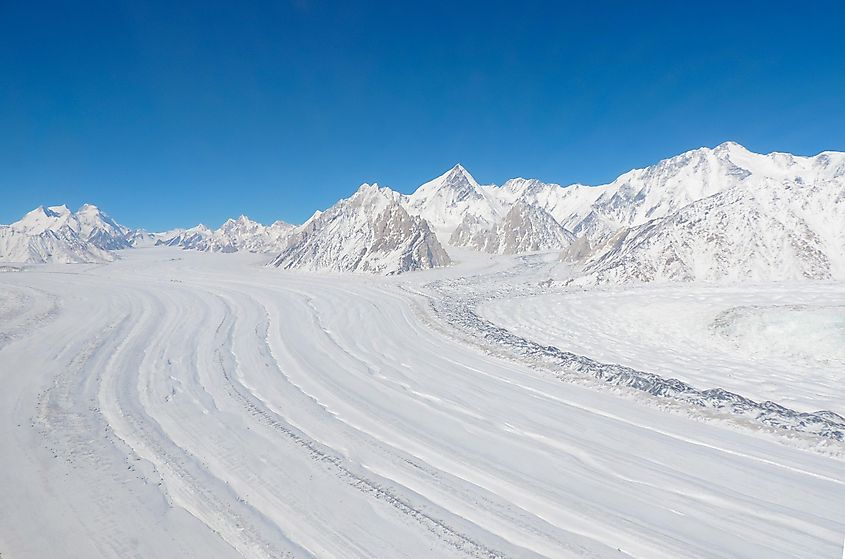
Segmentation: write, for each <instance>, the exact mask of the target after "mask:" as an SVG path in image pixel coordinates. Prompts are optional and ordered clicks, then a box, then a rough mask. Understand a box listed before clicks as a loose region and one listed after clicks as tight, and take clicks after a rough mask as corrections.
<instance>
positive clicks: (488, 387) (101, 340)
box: [0, 248, 845, 559]
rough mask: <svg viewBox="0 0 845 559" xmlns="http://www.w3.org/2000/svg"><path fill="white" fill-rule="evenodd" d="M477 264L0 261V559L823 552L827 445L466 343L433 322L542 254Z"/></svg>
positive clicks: (831, 495) (832, 497)
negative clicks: (394, 274)
mask: <svg viewBox="0 0 845 559" xmlns="http://www.w3.org/2000/svg"><path fill="white" fill-rule="evenodd" d="M177 255H179V256H180V258H174V257H175V256H177ZM505 258H506V257H505ZM488 262H489V261H488V260H486V259H485V260H483V261H481V260H479V264H477V265H474V264H470V265H467V264H465V265H463V266H462V267H450V268H445V269H441V270H431V271H427V272H421V273H419V274H414V275H403V276H400V278H399V281H400V282H401V283H397V280H396V279H393V278H378V277H372V276H363V275H349V276H333V275H321V274H309V273H301V272H297V273H293V272H286V271H282V270H276V269H272V268H266V267H262V266H261V265H260V264H261V259H260V257H256V256H253V255H249V254H242V255H237V254H236V255H217V254H203V253H196V252H185V253H177V252H175V249H172V248H171V249H168V248H153V249H138V250H134V251H128V252H127V253H126V254H125V256H124V257H123V258H122V259H121V260H120V261H118V262H114V263H112V264H110V265H109V266H90V267H78V268H76V269H75V270H74V273H71V274H68V273H57V272H62V268H61V267H59V266H50V265H48V266H43V267H37V268H32V269H29V270H26V271H24V272H21V273H3V274H0V284H2V288H0V316H2V318H3V319H2V320H0V363H2V364H3V367H2V368H0V375H2V382H3V387H4V389H3V390H2V391H0V416H2V420H0V454H2V456H3V457H4V467H3V468H2V469H0V495H2V499H3V506H2V507H0V550H2V553H3V556H4V557H5V556H7V555H8V556H9V557H60V556H67V555H74V556H83V557H92V558H93V557H116V558H121V559H122V558H124V557H127V556H133V555H137V556H141V557H162V558H165V557H180V558H181V557H285V556H292V557H329V556H335V557H350V558H351V557H362V558H373V557H391V558H392V557H426V558H429V557H583V556H591V557H608V558H610V557H614V558H615V557H626V556H628V557H650V558H651V557H655V558H661V557H665V558H669V557H671V558H675V557H700V558H703V557H727V556H730V557H771V558H778V557H835V556H837V555H838V554H839V553H841V548H840V546H841V537H842V533H843V530H845V520H843V519H845V480H843V476H842V461H841V459H840V458H836V457H834V456H833V455H832V454H833V453H834V451H835V450H836V449H839V450H838V452H841V451H842V449H841V448H840V447H839V446H837V445H840V444H841V443H838V442H837V441H835V440H830V439H821V438H820V439H816V438H815V436H813V435H811V434H810V433H808V432H801V431H794V432H793V431H783V433H785V434H789V433H791V435H790V438H789V439H785V438H783V439H782V438H781V437H780V436H779V435H777V434H776V433H775V434H769V435H762V434H761V433H760V432H758V429H760V427H758V426H757V424H755V423H753V422H752V423H748V424H742V422H739V423H736V422H731V421H730V418H731V414H730V413H728V412H726V411H725V410H719V409H714V410H712V413H713V415H712V417H711V419H715V421H700V420H695V419H692V418H690V417H689V416H687V415H685V414H683V413H667V412H666V411H665V410H662V409H660V407H659V406H652V405H643V403H644V402H643V401H641V399H638V398H630V397H627V396H625V397H623V395H621V394H616V393H614V392H611V391H606V390H596V389H595V388H594V387H591V386H586V385H581V384H579V383H571V382H561V380H560V379H559V378H558V377H557V376H556V375H554V374H547V373H546V372H545V369H543V367H538V365H537V363H536V362H535V360H534V359H533V358H532V357H531V356H530V355H528V354H525V355H520V354H518V353H513V354H511V355H510V357H509V358H508V360H501V359H500V358H498V357H496V356H494V355H489V354H487V353H485V352H483V351H479V347H482V346H483V345H484V344H487V343H488V342H489V340H488V339H487V338H486V337H485V334H484V332H483V331H475V330H473V328H463V327H462V326H460V325H459V323H457V322H454V321H453V318H452V317H453V316H455V317H457V316H461V314H460V313H461V312H463V311H462V309H465V308H472V306H471V305H473V304H475V303H474V301H476V300H477V299H478V297H479V295H483V297H484V298H489V297H490V296H491V295H493V294H495V293H498V294H496V295H495V296H496V297H499V298H502V299H503V300H507V299H508V298H509V297H511V296H512V295H514V294H516V293H518V292H520V291H521V290H520V289H517V290H516V292H513V291H512V290H511V289H504V288H502V289H491V288H494V287H495V286H496V285H502V286H508V285H510V286H519V285H524V284H523V283H522V282H521V281H520V278H522V279H524V280H526V281H529V282H530V284H531V285H536V283H535V282H534V279H535V278H536V277H542V276H543V275H545V274H546V272H547V269H546V268H545V267H544V266H546V265H543V266H540V267H539V268H538V267H537V266H536V264H535V263H536V262H540V260H515V261H511V260H507V259H506V260H502V261H497V262H494V263H493V264H489V263H488ZM511 262H512V264H509V265H512V266H514V268H513V269H508V268H507V267H504V268H503V267H502V266H504V265H505V263H511ZM548 265H552V266H553V265H554V262H551V263H550V264H548ZM473 266H475V267H473ZM491 266H492V267H491ZM499 279H505V280H506V282H505V283H504V284H499V283H497V282H498V281H499ZM490 281H492V282H493V283H490ZM416 293H420V295H417V294H416ZM449 299H450V300H451V302H452V304H449V305H448V306H447V307H445V309H446V310H447V311H449V312H447V314H445V315H444V314H442V313H441V311H440V310H438V309H440V308H444V307H443V304H444V303H448V302H449V301H448V300H449ZM449 309H452V310H456V311H459V312H458V314H454V315H453V314H452V313H451V311H450V310H449ZM516 339H517V338H516V337H515V336H514V338H512V341H513V340H516ZM526 347H530V344H529V346H526ZM643 398H651V397H650V396H643ZM813 441H818V442H817V443H814V442H813ZM822 442H824V444H825V445H826V446H825V449H826V450H825V452H824V453H819V452H809V451H807V450H805V449H802V448H801V447H802V446H809V445H812V444H822ZM785 443H786V444H785Z"/></svg>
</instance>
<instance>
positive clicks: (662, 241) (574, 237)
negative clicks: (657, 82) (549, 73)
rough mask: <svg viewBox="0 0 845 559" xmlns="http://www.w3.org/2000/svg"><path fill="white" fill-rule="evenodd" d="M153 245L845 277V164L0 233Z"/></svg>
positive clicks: (25, 251)
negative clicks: (537, 256)
mask: <svg viewBox="0 0 845 559" xmlns="http://www.w3.org/2000/svg"><path fill="white" fill-rule="evenodd" d="M149 245H164V246H175V247H180V248H183V249H189V250H199V251H209V252H237V251H250V252H256V253H266V254H268V261H269V262H270V264H271V265H273V266H277V267H279V268H282V269H302V270H311V271H320V270H325V271H334V272H369V273H378V274H388V275H389V274H398V273H403V272H409V271H413V270H421V269H427V268H433V267H438V266H445V265H448V264H449V263H450V262H451V259H450V257H449V251H450V250H451V247H460V248H466V249H470V250H475V251H479V252H483V253H489V254H524V253H528V252H548V253H553V254H557V255H559V257H560V260H561V261H562V262H565V263H567V264H568V265H570V266H571V276H574V277H577V279H576V281H577V282H580V283H584V284H594V283H605V282H614V283H628V282H641V281H647V282H649V281H701V280H705V281H725V280H726V281H742V280H760V281H766V280H788V279H829V278H843V277H845V154H843V153H841V152H823V153H821V154H819V155H816V156H814V157H801V156H795V155H790V154H786V153H770V154H757V153H753V152H750V151H748V150H747V149H745V148H743V147H742V146H740V145H739V144H736V143H733V142H727V143H724V144H721V145H719V146H717V147H716V148H712V149H711V148H700V149H696V150H692V151H688V152H686V153H683V154H681V155H678V156H676V157H672V158H669V159H666V160H663V161H660V162H659V163H657V164H655V165H652V166H650V167H646V168H644V169H635V170H632V171H629V172H627V173H625V174H623V175H621V176H620V177H619V178H617V179H616V180H614V181H613V182H611V183H608V184H604V185H600V186H586V185H582V184H572V185H568V186H561V185H559V184H554V183H545V182H542V181H539V180H536V179H523V178H516V179H511V180H509V181H507V182H505V183H504V184H502V185H501V186H496V185H482V184H479V183H478V182H477V181H476V180H475V179H474V178H473V176H472V175H471V174H470V173H469V172H468V171H467V170H466V169H465V168H464V167H463V166H461V165H456V166H455V167H453V168H452V169H450V170H449V171H447V172H446V173H444V174H443V175H441V176H439V177H437V178H435V179H433V180H431V181H429V182H427V183H425V184H423V185H421V186H420V187H419V188H418V189H416V191H415V192H414V193H413V194H410V195H404V194H400V193H398V192H395V191H393V190H391V189H389V188H384V187H379V186H377V185H366V184H365V185H363V186H362V187H361V188H360V189H359V190H358V191H357V192H356V193H355V194H353V195H352V196H351V197H350V198H347V199H343V200H340V201H339V202H337V203H336V204H335V205H334V206H332V207H331V208H329V209H327V210H326V211H324V212H316V213H315V214H314V216H312V217H311V218H310V219H309V220H308V221H306V222H305V223H304V224H302V225H299V226H293V225H290V224H287V223H284V222H282V221H277V222H275V223H273V224H271V225H262V224H260V223H257V222H255V221H252V220H250V219H249V218H247V217H246V216H241V217H239V218H238V219H230V220H228V221H227V222H226V223H224V224H223V225H222V226H221V227H219V228H218V229H215V230H212V229H210V228H208V227H206V226H204V225H198V226H196V227H192V228H189V229H177V230H174V231H168V232H164V233H148V232H146V231H142V230H129V229H127V228H125V227H122V226H121V225H119V224H118V223H116V222H115V221H114V220H112V219H111V218H109V217H108V216H106V215H105V214H103V213H102V212H101V211H100V210H98V209H97V208H96V207H94V206H89V205H86V206H83V207H82V208H80V210H79V211H77V212H70V211H69V210H68V209H67V208H66V207H64V206H51V207H47V208H45V207H41V208H37V209H36V210H33V211H32V212H30V213H29V214H27V215H26V216H25V217H24V218H23V219H21V220H20V221H18V222H16V223H14V224H12V225H8V226H2V227H0V261H4V262H97V261H108V260H111V259H113V258H114V257H115V252H114V251H116V250H121V249H126V248H131V247H136V246H149Z"/></svg>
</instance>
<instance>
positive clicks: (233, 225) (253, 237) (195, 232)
mask: <svg viewBox="0 0 845 559" xmlns="http://www.w3.org/2000/svg"><path fill="white" fill-rule="evenodd" d="M292 230H293V225H290V224H288V223H285V222H284V221H276V222H274V223H273V224H272V225H262V224H261V223H258V222H256V221H253V220H251V219H249V218H248V217H246V216H245V215H242V216H240V217H239V218H238V219H228V220H226V222H225V223H224V224H223V225H221V226H220V227H219V228H218V229H215V230H211V229H209V228H208V227H206V226H205V225H202V224H200V225H197V226H196V227H192V228H190V229H183V230H176V231H173V232H171V234H170V235H164V236H160V238H159V239H158V240H157V241H156V245H164V246H178V247H181V248H183V249H190V250H200V251H204V252H237V251H239V250H245V251H249V252H260V253H273V252H278V251H279V250H281V249H282V248H283V247H284V246H285V238H286V236H287V235H288V234H289V233H290V232H291V231H292Z"/></svg>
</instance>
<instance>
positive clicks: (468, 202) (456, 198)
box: [401, 164, 504, 239]
mask: <svg viewBox="0 0 845 559" xmlns="http://www.w3.org/2000/svg"><path fill="white" fill-rule="evenodd" d="M401 201H402V204H403V206H405V209H407V210H408V213H410V214H411V215H418V216H420V217H422V218H423V219H425V220H426V221H427V222H428V223H429V224H430V225H431V226H432V227H433V228H434V230H435V231H436V232H437V234H438V236H439V237H440V238H442V239H448V238H449V236H450V235H451V234H452V232H453V231H454V230H455V228H456V227H457V226H458V225H460V223H461V222H462V221H463V219H464V216H467V215H471V216H477V217H479V218H482V219H483V220H486V221H487V222H490V223H495V222H498V221H499V220H500V218H501V217H502V216H503V215H504V212H503V209H502V206H501V204H500V203H499V201H498V199H497V198H496V196H495V193H494V192H493V191H492V190H491V187H482V186H480V185H479V184H478V183H477V182H476V181H475V179H474V178H473V177H472V175H470V174H469V172H468V171H467V170H466V169H464V168H463V166H461V165H460V164H458V165H455V166H454V167H452V168H451V169H449V170H448V171H446V172H445V173H444V174H442V175H440V176H439V177H437V178H436V179H433V180H431V181H429V182H427V183H425V184H423V185H422V186H420V187H419V188H417V190H416V191H415V192H414V193H413V194H411V195H409V196H405V197H402V198H401Z"/></svg>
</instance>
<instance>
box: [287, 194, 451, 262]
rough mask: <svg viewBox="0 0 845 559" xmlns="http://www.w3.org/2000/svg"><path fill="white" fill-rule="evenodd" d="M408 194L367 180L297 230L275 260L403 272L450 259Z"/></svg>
mask: <svg viewBox="0 0 845 559" xmlns="http://www.w3.org/2000/svg"><path fill="white" fill-rule="evenodd" d="M401 198H402V196H401V195H400V194H399V193H397V192H393V191H392V190H390V189H388V188H379V187H378V185H369V184H364V185H362V186H361V187H360V188H359V189H358V191H357V192H356V193H355V194H354V195H353V196H352V197H350V198H347V199H345V200H341V201H339V202H338V203H336V204H335V205H334V206H332V207H331V208H329V209H328V210H326V211H325V212H322V213H316V214H315V215H314V216H313V217H312V218H311V219H309V220H308V221H307V222H305V223H304V224H303V225H302V226H300V227H298V228H297V229H295V230H294V232H293V233H292V234H291V236H290V238H289V240H288V247H287V248H286V249H284V250H283V251H282V252H281V254H279V255H278V256H277V257H276V258H275V259H274V260H273V261H272V262H271V265H273V266H277V267H279V268H286V269H303V270H330V271H338V272H374V273H379V274H398V273H402V272H408V271H411V270H418V269H425V268H433V267H436V266H445V265H447V264H449V262H450V261H449V256H448V255H447V254H446V252H445V251H444V250H443V247H442V246H441V245H440V243H439V242H438V240H437V237H436V236H435V235H434V233H433V232H432V230H431V229H430V227H429V225H428V223H426V221H425V220H423V219H422V218H420V217H419V216H411V215H409V214H408V212H407V211H406V210H405V208H403V207H402V204H401Z"/></svg>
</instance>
